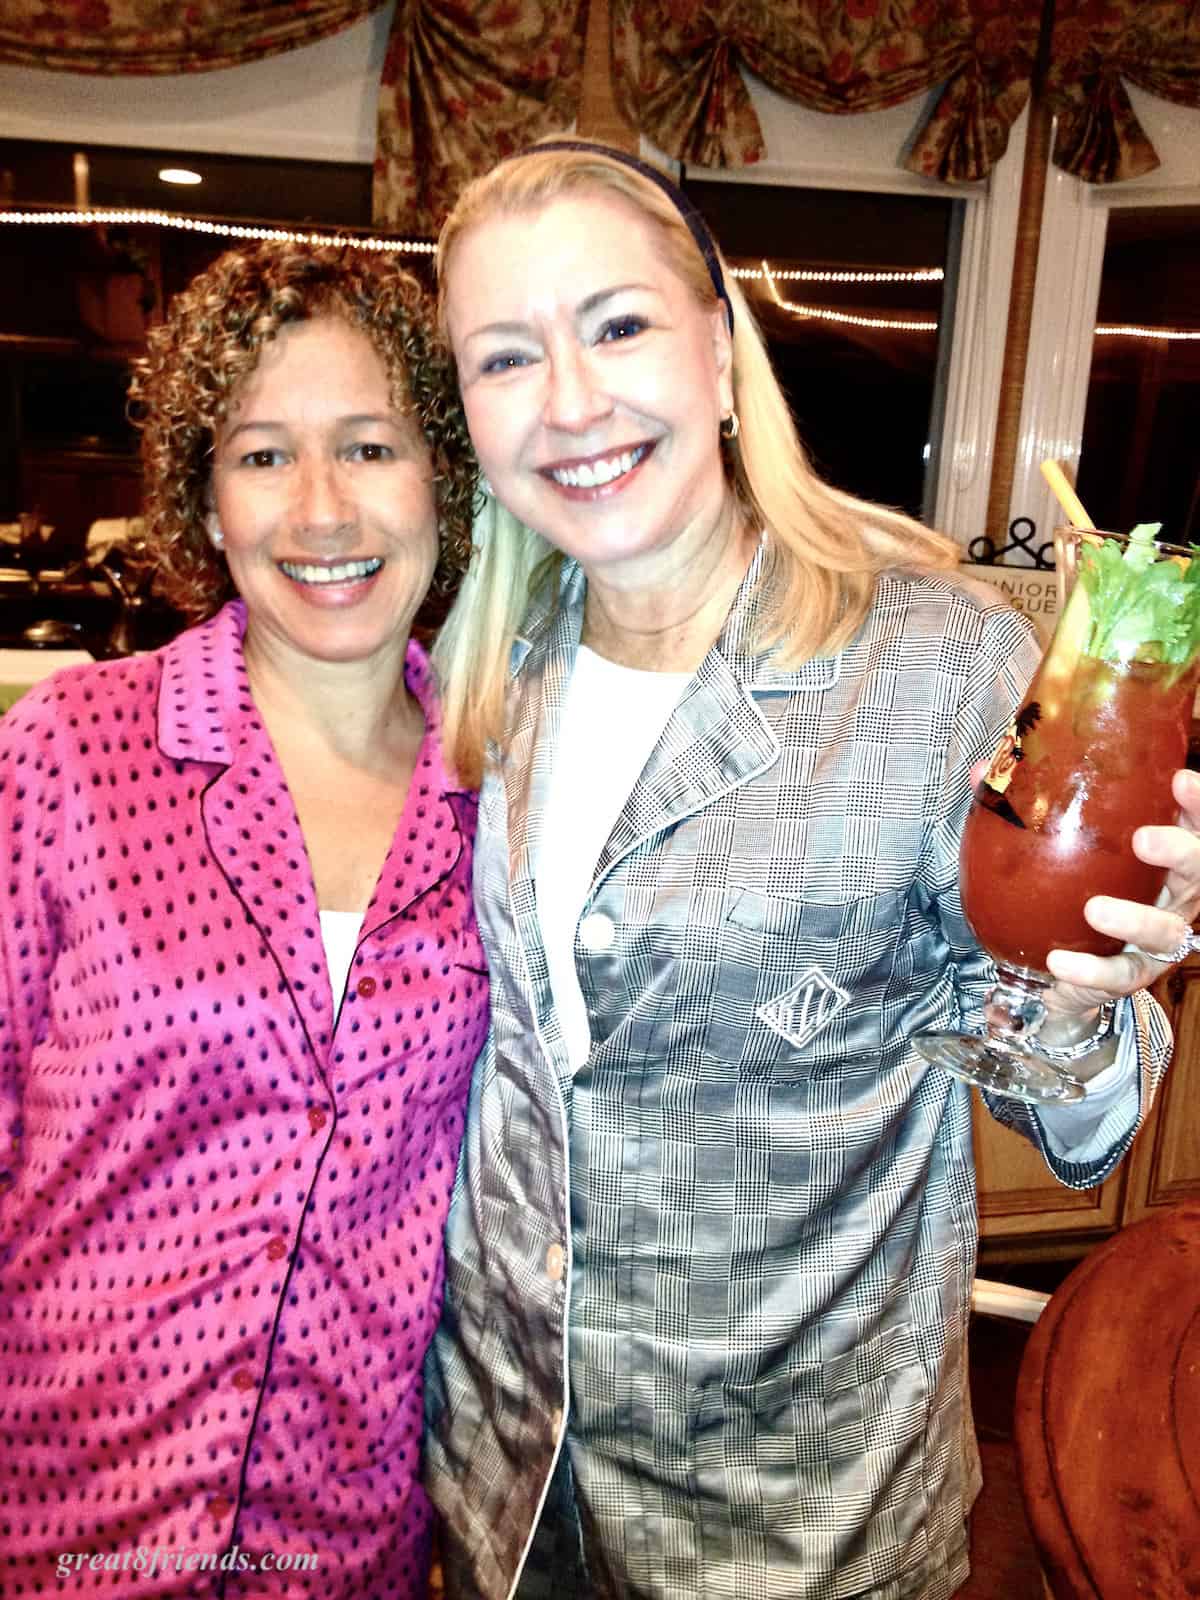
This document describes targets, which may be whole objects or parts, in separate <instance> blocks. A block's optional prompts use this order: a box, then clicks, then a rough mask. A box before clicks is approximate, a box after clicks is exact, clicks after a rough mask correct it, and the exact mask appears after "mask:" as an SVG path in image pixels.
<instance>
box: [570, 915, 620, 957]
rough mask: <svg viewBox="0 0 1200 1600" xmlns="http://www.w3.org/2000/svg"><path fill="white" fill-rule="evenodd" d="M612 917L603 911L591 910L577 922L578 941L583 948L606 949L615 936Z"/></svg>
mask: <svg viewBox="0 0 1200 1600" xmlns="http://www.w3.org/2000/svg"><path fill="white" fill-rule="evenodd" d="M616 932H617V930H616V929H615V928H614V927H613V919H612V918H611V917H606V916H605V915H604V913H603V911H593V912H592V914H591V916H590V917H584V919H583V921H582V922H581V923H580V924H579V942H580V944H581V945H582V946H583V948H584V949H585V950H607V949H608V948H609V947H610V946H611V944H612V942H613V939H614V938H615V936H616Z"/></svg>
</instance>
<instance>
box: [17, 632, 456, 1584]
mask: <svg viewBox="0 0 1200 1600" xmlns="http://www.w3.org/2000/svg"><path fill="white" fill-rule="evenodd" d="M244 627H245V610H244V607H243V606H242V605H241V604H240V602H234V603H233V604H231V605H229V606H227V607H226V608H225V609H224V610H223V611H222V612H221V613H220V614H219V615H218V616H217V617H215V618H214V619H213V620H212V621H211V622H209V623H207V624H205V625H204V626H202V627H199V628H195V629H192V630H190V631H189V632H187V633H185V634H183V635H182V636H181V637H180V638H178V639H176V640H175V641H174V642H173V643H172V644H170V645H168V646H167V647H166V648H165V649H164V650H162V651H160V652H157V653H156V654H154V655H149V656H141V657H136V658H133V659H130V660H127V661H120V662H111V663H106V664H104V665H96V666H85V667H81V668H74V669H70V670H68V671H66V672H63V673H60V674H57V675H56V676H55V677H53V678H51V679H48V680H46V681H45V682H44V683H42V684H40V685H39V686H38V687H36V688H35V689H33V690H32V691H30V693H29V694H28V695H27V696H26V697H25V698H24V699H22V700H21V701H19V702H18V703H17V705H16V707H15V708H14V709H13V710H12V711H10V712H9V713H8V715H7V716H6V717H5V718H4V719H3V721H0V878H2V884H3V888H2V891H0V1595H3V1596H5V1597H6V1600H7V1597H9V1596H26V1595H42V1594H54V1593H70V1594H86V1593H103V1594H105V1595H109V1596H113V1595H116V1596H123V1595H139V1596H151V1597H154V1600H160V1597H163V1596H168V1595H172V1596H174V1595H206V1596H226V1597H228V1600H252V1597H259V1596H276V1595H288V1596H301V1595H310V1594H311V1595H320V1596H322V1597H323V1600H341V1597H346V1600H349V1597H351V1596H353V1597H354V1600H371V1597H374V1596H381V1597H383V1596H396V1597H415V1596H421V1595H424V1593H425V1587H426V1570H427V1566H428V1551H429V1528H430V1519H431V1512H430V1507H429V1504H428V1501H427V1500H426V1498H425V1494H424V1491H423V1490H422V1488H421V1486H420V1482H419V1477H418V1473H419V1455H420V1446H421V1423H422V1381H421V1365H422V1358H423V1356H424V1354H425V1349H426V1346H427V1344H428V1342H429V1339H430V1336H431V1333H432V1330H433V1327H434V1324H435V1322H436V1320H437V1317H438V1313H439V1310H440V1307H441V1299H442V1226H443V1222H444V1219H445V1214H446V1209H447V1205H448V1202H449V1197H450V1189H451V1184H452V1181H453V1176H454V1169H455V1163H456V1159H457V1155H458V1147H459V1142H460V1139H461V1135H462V1128H463V1114H464V1106H465V1100H466V1093H467V1086H468V1080H469V1077H470V1073H471V1068H472V1065H473V1063H474V1061H475V1058H476V1055H477V1054H478V1052H479V1050H480V1048H481V1047H482V1044H483V1040H484V1036H485V1031H486V1025H487V980H486V977H485V974H484V961H483V955H482V951H481V949H480V945H479V939H478V935H477V933H476V927H475V918H474V913H473V910H472V905H471V872H470V855H471V844H472V837H473V831H474V826H475V801H474V797H473V796H472V795H469V794H467V793H465V792H459V791H457V790H456V789H455V788H454V786H453V783H452V780H451V778H450V777H449V776H448V774H447V772H446V769H445V768H444V766H443V764H442V758H441V754H440V749H439V744H438V735H437V717H436V708H435V702H434V691H433V686H432V679H431V675H430V672H429V668H428V663H427V661H426V658H425V655H424V653H423V652H422V651H421V649H420V648H419V647H418V646H417V645H416V644H415V643H414V644H412V645H410V646H409V651H408V659H407V674H408V685H409V688H410V690H411V692H412V693H413V694H414V695H415V697H416V698H417V699H418V700H419V702H420V703H421V705H422V707H423V709H424V711H425V717H426V729H427V731H426V734H425V739H424V743H423V745H422V747H421V752H420V755H419V758H418V762H417V768H416V772H415V774H414V777H413V781H412V787H411V790H410V792H409V795H408V800H407V804H406V806H405V810H404V814H403V816H402V818H401V820H400V823H399V826H398V828H397V831H396V835H395V838H394V839H393V842H392V846H391V849H390V852H389V854H388V857H387V861H386V863H385V865H384V868H383V872H382V876H381V878H380V881H379V883H378V885H377V886H376V890H375V894H374V898H373V899H372V901H371V905H370V907H369V909H368V911H367V914H366V918H365V920H364V922H363V926H362V932H361V935H360V939H359V944H358V948H357V951H356V953H355V957H354V961H353V965H352V967H351V970H350V977H349V980H348V983H347V989H346V996H345V1000H344V1002H343V1004H342V1007H341V1012H340V1015H337V1017H336V1022H335V1010H336V1008H335V1002H334V996H333V995H332V994H331V991H330V981H329V976H328V971H327V967H326V962H325V956H324V950H323V946H322V943H321V937H320V928H319V920H318V914H317V904H316V897H315V890H314V887H313V881H312V874H311V871H310V868H309V865H308V859H307V856H306V853H305V847H304V841H303V839H302V837H301V833H300V828H299V824H298V822H297V818H296V813H295V808H294V806H293V804H292V801H291V798H290V795H289V792H288V789H287V786H286V784H285V782H284V779H283V775H282V772H281V770H280V767H279V764H278V762H277V760H276V758H275V754H274V751H273V748H272V745H271V742H270V739H269V738H268V736H267V733H266V731H265V729H264V727H263V724H262V722H261V721H260V719H259V717H258V715H257V713H256V710H255V707H254V703H253V701H252V699H251V697H250V692H249V687H248V684H247V679H246V672H245V666H244V663H243V658H242V633H243V630H244ZM139 1547H141V1548H142V1549H144V1550H150V1549H158V1550H160V1551H178V1552H181V1553H183V1554H182V1556H181V1558H180V1560H179V1562H178V1563H176V1564H174V1565H171V1566H169V1567H168V1569H167V1570H165V1571H163V1570H159V1571H158V1572H157V1573H156V1574H154V1575H153V1576H151V1575H150V1574H149V1573H148V1571H147V1562H146V1561H145V1560H143V1562H142V1565H141V1568H140V1569H139V1568H138V1567H137V1565H136V1561H135V1557H134V1552H135V1551H136V1550H137V1549H138V1548H139ZM72 1552H75V1553H79V1554H80V1555H86V1556H87V1557H93V1556H95V1555H97V1554H102V1555H105V1556H106V1557H107V1560H106V1563H105V1565H104V1566H99V1565H98V1564H97V1563H95V1562H89V1561H88V1560H83V1561H81V1562H80V1563H79V1564H77V1565H74V1566H72V1568H71V1569H70V1575H69V1576H67V1577H64V1576H62V1575H61V1566H62V1563H61V1557H62V1556H63V1555H64V1554H66V1553H72ZM195 1552H200V1553H202V1554H205V1555H207V1556H208V1558H209V1562H208V1565H207V1566H206V1567H200V1565H199V1563H198V1561H197V1560H195V1559H193V1561H192V1565H191V1568H190V1570H188V1569H187V1568H186V1567H185V1566H184V1559H183V1558H184V1557H186V1556H187V1555H194V1553H195ZM310 1553H311V1554H315V1555H316V1557H317V1562H316V1565H315V1568H314V1567H312V1566H310V1567H308V1569H307V1570H305V1568H303V1567H300V1566H298V1564H297V1563H295V1562H294V1560H291V1558H293V1557H294V1556H295V1555H298V1554H310ZM280 1556H287V1557H288V1558H289V1560H288V1561H281V1560H279V1558H280ZM264 1557H265V1558H266V1559H265V1560H264V1559H263V1558H264ZM214 1558H216V1559H221V1558H224V1559H223V1563H222V1564H223V1567H224V1570H221V1569H220V1568H219V1567H218V1568H217V1570H212V1569H213V1566H214V1565H215V1560H214ZM122 1562H123V1563H124V1565H123V1566H122V1565H121V1563H122ZM289 1564H290V1565H291V1566H292V1569H293V1570H290V1571H282V1570H278V1568H280V1567H284V1566H287V1565H289ZM267 1566H274V1567H275V1568H276V1570H273V1571H267V1570H266V1568H267Z"/></svg>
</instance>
